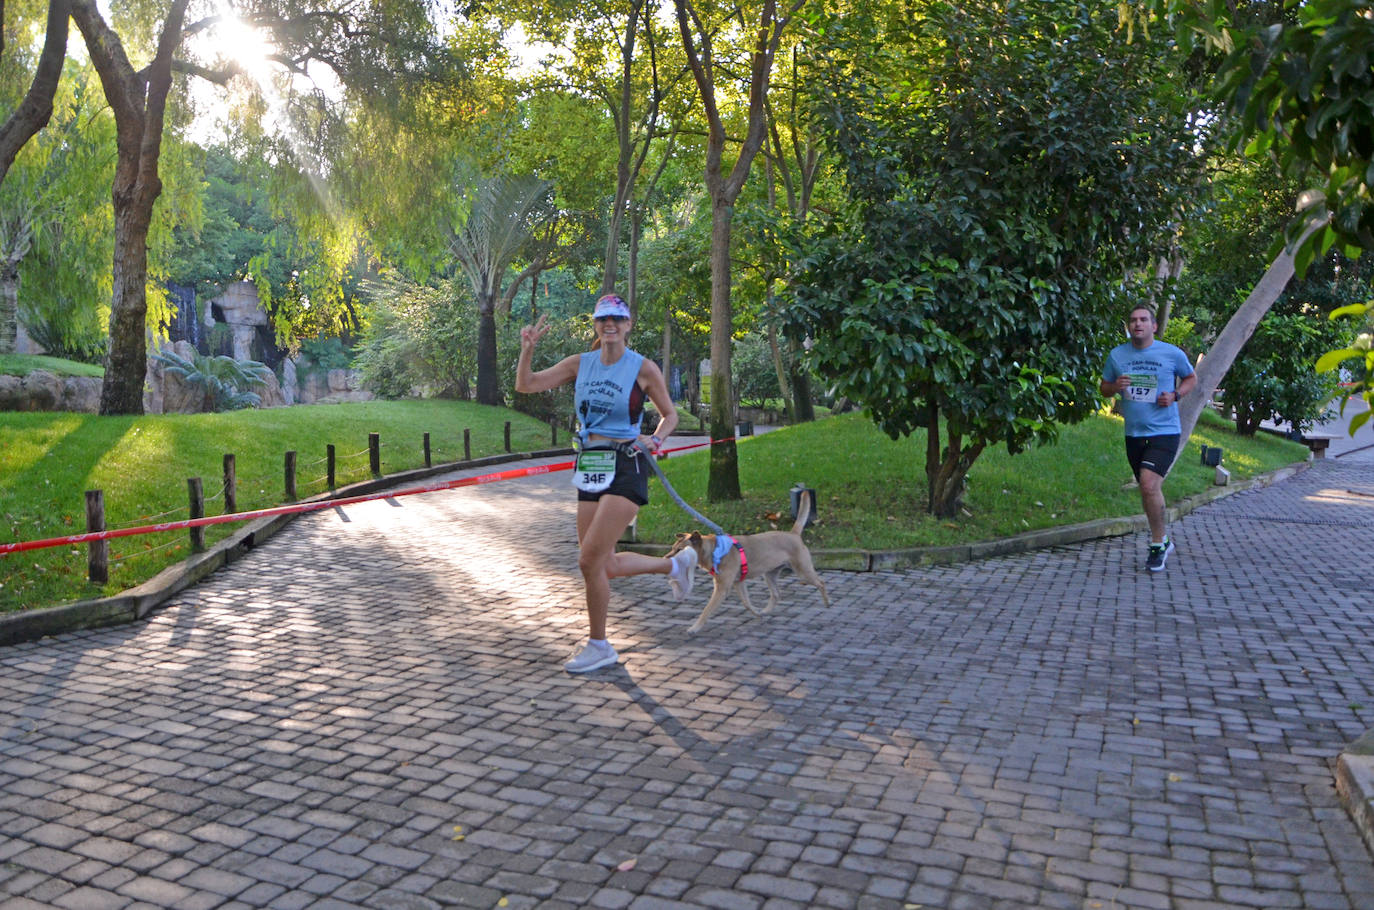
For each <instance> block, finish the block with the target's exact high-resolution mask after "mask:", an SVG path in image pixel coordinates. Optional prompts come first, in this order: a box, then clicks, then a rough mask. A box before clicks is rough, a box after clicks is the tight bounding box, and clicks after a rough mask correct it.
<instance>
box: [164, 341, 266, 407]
mask: <svg viewBox="0 0 1374 910" xmlns="http://www.w3.org/2000/svg"><path fill="white" fill-rule="evenodd" d="M153 359H154V360H157V361H159V362H161V363H162V364H164V365H166V367H167V372H169V373H175V374H176V375H178V376H180V377H182V379H184V380H185V381H186V382H187V384H189V385H191V386H198V387H199V388H200V389H201V392H202V394H203V396H204V407H203V409H204V410H206V411H238V410H242V409H243V408H256V407H257V406H258V405H260V404H262V396H260V395H259V394H258V393H257V392H254V391H252V389H253V387H254V386H263V385H266V383H267V380H268V378H269V377H270V376H271V375H272V371H271V370H270V369H268V367H267V366H266V365H265V364H261V363H258V362H257V361H256V360H235V359H234V358H232V357H224V356H214V357H206V356H204V355H202V354H199V353H197V354H193V355H192V356H191V359H190V360H187V359H185V358H183V357H179V356H177V355H176V354H173V353H172V352H170V351H163V352H161V353H158V354H154V355H153Z"/></svg>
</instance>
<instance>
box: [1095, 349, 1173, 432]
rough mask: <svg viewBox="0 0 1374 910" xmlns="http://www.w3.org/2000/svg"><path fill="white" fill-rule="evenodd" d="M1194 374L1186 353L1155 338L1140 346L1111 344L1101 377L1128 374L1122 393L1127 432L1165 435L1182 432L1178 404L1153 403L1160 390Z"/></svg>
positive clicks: (1110, 378) (1110, 379)
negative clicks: (1160, 404)
mask: <svg viewBox="0 0 1374 910" xmlns="http://www.w3.org/2000/svg"><path fill="white" fill-rule="evenodd" d="M1191 375H1193V365H1192V364H1191V363H1189V362H1188V355H1187V354H1185V353H1183V352H1182V351H1181V350H1179V349H1178V348H1176V347H1174V346H1173V345H1172V344H1169V343H1168V342H1166V341H1160V340H1158V339H1156V340H1154V341H1152V342H1150V346H1149V347H1147V348H1145V349H1143V350H1141V349H1138V348H1137V347H1136V346H1135V345H1133V344H1131V343H1130V342H1129V341H1128V342H1126V343H1125V344H1119V345H1117V346H1116V347H1114V348H1112V351H1111V353H1110V354H1108V355H1107V365H1106V366H1104V367H1103V368H1102V378H1103V379H1104V380H1105V381H1107V382H1116V380H1117V379H1118V378H1120V377H1121V376H1129V377H1131V385H1130V388H1128V389H1126V391H1124V392H1122V393H1121V414H1122V416H1124V417H1125V418H1126V435H1127V436H1167V435H1171V434H1177V433H1181V432H1183V428H1182V425H1181V424H1180V423H1179V420H1178V404H1177V402H1175V403H1174V404H1171V405H1169V406H1168V407H1167V408H1161V407H1160V406H1159V405H1158V404H1156V403H1155V400H1156V399H1157V398H1158V396H1159V393H1160V392H1173V391H1175V390H1176V389H1177V388H1178V381H1179V380H1180V379H1186V378H1187V377H1189V376H1191Z"/></svg>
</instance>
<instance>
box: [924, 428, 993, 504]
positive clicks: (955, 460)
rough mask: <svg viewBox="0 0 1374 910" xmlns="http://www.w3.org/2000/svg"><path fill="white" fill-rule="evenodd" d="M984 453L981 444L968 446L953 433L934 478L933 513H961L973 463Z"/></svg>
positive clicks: (932, 490) (932, 488)
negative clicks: (966, 480) (963, 444)
mask: <svg viewBox="0 0 1374 910" xmlns="http://www.w3.org/2000/svg"><path fill="white" fill-rule="evenodd" d="M982 453H983V445H982V444H981V443H979V444H977V445H974V446H971V447H969V448H967V449H965V448H963V447H962V446H961V445H960V440H959V438H958V437H955V436H954V435H953V434H951V436H950V443H949V446H948V447H947V448H946V449H945V452H944V458H942V459H940V463H939V465H938V466H937V468H936V470H935V474H934V476H933V477H932V479H931V492H930V496H931V498H930V513H931V514H932V515H934V516H935V517H937V518H954V517H955V516H957V515H958V514H959V512H960V510H961V509H963V507H964V491H965V478H967V477H968V472H969V468H971V467H973V463H974V462H975V461H977V460H978V456H979V455H981V454H982Z"/></svg>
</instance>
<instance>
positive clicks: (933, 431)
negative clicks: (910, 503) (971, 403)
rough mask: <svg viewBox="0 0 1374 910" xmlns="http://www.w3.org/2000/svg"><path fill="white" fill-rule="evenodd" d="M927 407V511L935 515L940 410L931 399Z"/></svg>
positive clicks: (928, 399)
mask: <svg viewBox="0 0 1374 910" xmlns="http://www.w3.org/2000/svg"><path fill="white" fill-rule="evenodd" d="M926 400H927V401H929V402H930V404H928V405H927V406H926V511H928V512H930V513H931V514H932V515H933V514H935V500H936V498H937V497H936V482H935V481H936V466H937V465H939V463H940V409H939V408H938V407H936V406H935V402H934V401H933V400H931V399H930V398H927V399H926Z"/></svg>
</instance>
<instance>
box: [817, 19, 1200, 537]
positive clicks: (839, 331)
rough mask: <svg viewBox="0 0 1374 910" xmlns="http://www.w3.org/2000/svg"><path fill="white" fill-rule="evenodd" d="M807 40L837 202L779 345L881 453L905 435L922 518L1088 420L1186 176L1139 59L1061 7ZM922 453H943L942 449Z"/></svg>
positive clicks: (1104, 25)
mask: <svg viewBox="0 0 1374 910" xmlns="http://www.w3.org/2000/svg"><path fill="white" fill-rule="evenodd" d="M924 11H925V13H926V17H925V18H923V19H921V18H918V19H917V20H916V21H915V22H911V23H910V24H908V23H907V22H905V21H903V20H900V19H895V18H894V20H893V21H890V22H883V21H882V19H881V18H880V17H873V16H865V17H844V16H839V17H836V18H835V19H834V20H832V21H830V22H827V23H825V26H826V33H827V34H828V35H829V36H830V39H831V45H830V48H829V49H828V50H827V53H826V54H825V55H823V56H822V57H821V58H820V64H821V67H822V69H821V73H820V74H818V76H817V77H816V78H815V79H813V80H812V83H813V84H816V85H821V86H824V87H825V89H826V93H825V94H824V95H823V96H822V98H821V99H820V100H819V103H820V105H821V111H822V115H823V116H824V118H825V122H826V125H827V127H828V129H829V130H830V133H831V134H830V138H829V144H830V148H832V149H833V151H834V154H835V156H836V158H837V160H838V161H839V162H841V163H842V165H843V167H844V171H845V180H846V185H847V188H848V193H849V198H850V201H849V203H848V204H847V205H846V206H845V208H844V209H842V210H841V211H840V212H839V213H837V214H836V215H835V216H834V217H831V218H827V219H817V221H818V225H817V229H816V230H815V231H814V233H813V234H812V235H811V236H810V237H809V238H808V239H807V241H806V242H805V244H804V245H803V248H802V249H800V250H798V251H797V253H796V254H795V260H796V262H797V263H798V267H797V269H798V273H797V275H796V277H795V278H794V280H793V281H792V296H793V300H794V305H793V307H792V320H793V331H794V332H795V333H797V334H803V335H810V336H811V337H813V338H814V339H815V345H814V346H813V347H812V349H811V352H810V356H811V358H812V362H813V363H814V364H815V366H816V368H817V369H818V371H819V372H820V373H821V374H822V376H823V377H825V378H827V379H830V380H831V381H833V382H834V383H836V387H837V391H838V393H839V394H841V395H844V396H847V397H849V398H851V399H853V400H856V401H859V402H861V403H862V404H863V405H864V406H865V407H866V408H867V410H868V412H869V413H870V415H871V416H872V418H873V419H874V421H875V422H876V423H877V424H878V425H879V426H880V427H881V428H882V429H883V430H884V431H886V432H887V433H888V434H889V435H890V436H892V437H893V438H897V437H899V436H903V435H907V434H910V433H911V432H913V431H915V430H916V429H918V428H924V429H925V431H926V444H927V448H926V477H927V488H928V508H929V510H930V511H931V513H933V514H935V515H938V516H941V517H952V516H955V515H957V514H959V512H960V509H961V508H962V500H963V492H964V478H965V476H966V474H967V472H968V470H969V468H970V467H971V466H972V465H973V463H974V462H975V460H976V459H977V458H978V457H979V455H980V454H981V453H982V452H983V450H984V449H985V448H986V447H987V446H989V445H996V444H999V443H1001V444H1005V445H1006V446H1007V448H1008V450H1009V451H1010V452H1012V453H1016V452H1018V451H1021V450H1023V449H1025V448H1026V447H1027V446H1029V445H1032V444H1037V443H1044V442H1047V441H1050V440H1053V439H1054V438H1055V435H1056V431H1057V426H1058V425H1059V424H1062V423H1072V422H1075V421H1078V420H1081V419H1083V418H1084V417H1086V416H1088V415H1089V414H1091V413H1093V412H1094V411H1096V409H1097V408H1098V406H1099V398H1098V394H1097V390H1096V386H1097V382H1098V378H1099V376H1100V370H1101V355H1102V351H1103V350H1104V348H1105V347H1106V344H1105V342H1106V340H1107V338H1108V333H1109V332H1110V331H1111V330H1112V328H1113V327H1114V326H1117V325H1119V324H1120V318H1121V314H1122V313H1123V312H1125V310H1126V309H1127V308H1128V306H1127V301H1128V300H1130V299H1131V296H1130V295H1131V290H1130V289H1128V288H1126V287H1123V284H1122V278H1121V276H1122V275H1125V274H1128V273H1129V272H1130V271H1131V270H1132V269H1135V268H1138V266H1139V265H1140V264H1141V263H1145V262H1150V261H1152V260H1153V258H1154V256H1155V255H1156V254H1157V253H1158V252H1159V250H1160V249H1161V248H1163V246H1164V244H1165V243H1167V239H1168V235H1169V232H1170V225H1171V222H1172V219H1173V218H1174V217H1175V215H1176V213H1177V212H1178V211H1180V210H1181V209H1182V208H1183V206H1184V203H1185V200H1184V198H1183V197H1184V191H1185V189H1186V188H1187V187H1188V185H1189V175H1190V174H1191V173H1192V172H1193V170H1194V168H1195V161H1194V157H1193V153H1192V150H1191V149H1192V144H1193V138H1192V135H1191V133H1190V130H1189V124H1188V122H1187V116H1186V115H1187V108H1186V106H1185V105H1184V99H1183V98H1182V97H1181V96H1180V93H1179V91H1178V90H1177V85H1176V82H1175V81H1174V80H1172V79H1171V74H1172V70H1171V69H1170V65H1171V61H1170V60H1169V58H1168V57H1167V55H1166V53H1165V51H1166V49H1165V48H1164V47H1162V46H1161V44H1159V43H1154V42H1151V43H1148V44H1147V43H1144V42H1140V43H1137V44H1135V45H1132V46H1129V47H1127V46H1125V45H1124V44H1123V43H1122V42H1120V41H1119V40H1117V39H1116V38H1115V37H1114V29H1115V26H1116V22H1115V21H1114V17H1110V16H1103V15H1102V14H1101V13H1100V12H1096V11H1095V8H1094V7H1091V6H1081V5H1080V4H1078V3H1074V2H1049V0H1045V2H1040V3H1035V4H1003V3H993V2H984V3H974V4H964V5H961V6H960V7H958V8H957V9H956V8H954V7H952V6H948V5H940V4H932V5H930V6H928V7H926V8H925V9H924ZM942 435H943V439H942Z"/></svg>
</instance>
